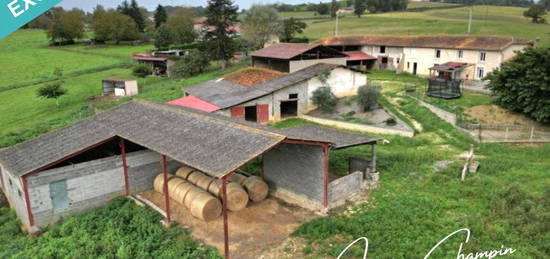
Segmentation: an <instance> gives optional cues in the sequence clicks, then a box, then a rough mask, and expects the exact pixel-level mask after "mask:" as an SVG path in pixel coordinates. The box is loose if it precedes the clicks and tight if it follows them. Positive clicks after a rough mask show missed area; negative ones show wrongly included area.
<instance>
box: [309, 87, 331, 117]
mask: <svg viewBox="0 0 550 259" xmlns="http://www.w3.org/2000/svg"><path fill="white" fill-rule="evenodd" d="M311 102H313V104H315V105H317V107H319V108H320V109H321V110H323V111H325V112H332V111H334V108H335V107H336V104H337V103H338V98H336V96H335V95H334V94H333V93H332V91H331V90H330V87H320V88H318V89H317V90H315V91H314V92H313V95H312V96H311Z"/></svg>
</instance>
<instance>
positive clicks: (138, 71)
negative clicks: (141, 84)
mask: <svg viewBox="0 0 550 259" xmlns="http://www.w3.org/2000/svg"><path fill="white" fill-rule="evenodd" d="M152 73H153V70H152V69H151V67H150V66H148V65H145V64H139V65H135V66H134V67H133V68H132V74H133V75H134V76H137V77H147V76H148V75H150V74H152Z"/></svg>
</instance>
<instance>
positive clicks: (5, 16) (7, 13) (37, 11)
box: [0, 0, 62, 40]
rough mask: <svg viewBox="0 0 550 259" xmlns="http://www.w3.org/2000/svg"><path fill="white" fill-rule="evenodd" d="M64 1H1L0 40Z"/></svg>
mask: <svg viewBox="0 0 550 259" xmlns="http://www.w3.org/2000/svg"><path fill="white" fill-rule="evenodd" d="M61 1H62V0H0V22H1V23H2V25H1V26H0V40H1V39H3V38H5V37H6V36H8V35H9V34H10V33H12V32H14V31H16V30H17V29H19V28H21V27H22V26H23V25H25V24H27V23H28V22H30V21H32V20H33V19H34V18H36V17H38V16H39V15H41V14H43V13H45V12H46V11H48V10H49V9H50V8H52V7H54V6H55V5H57V4H59V3H60V2H61Z"/></svg>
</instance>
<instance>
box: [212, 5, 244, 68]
mask: <svg viewBox="0 0 550 259" xmlns="http://www.w3.org/2000/svg"><path fill="white" fill-rule="evenodd" d="M238 10H239V7H237V6H235V5H234V4H233V1H231V0H208V7H206V21H205V25H206V26H211V28H212V30H208V31H207V33H206V35H205V40H206V41H207V48H208V49H209V50H210V54H211V58H213V59H215V60H221V61H222V70H225V67H226V66H227V63H228V62H229V60H230V59H231V58H232V57H233V54H234V53H235V44H234V43H233V40H232V39H231V37H230V35H231V34H233V33H234V31H233V29H232V28H233V26H234V25H235V23H237V21H238V19H237V11H238Z"/></svg>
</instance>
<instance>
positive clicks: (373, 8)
mask: <svg viewBox="0 0 550 259" xmlns="http://www.w3.org/2000/svg"><path fill="white" fill-rule="evenodd" d="M408 3H409V1H408V0H359V1H357V0H347V1H336V0H331V2H330V3H323V2H319V3H318V4H317V3H307V4H299V5H290V4H283V3H277V4H272V5H271V7H273V8H275V9H276V10H277V11H279V12H302V11H309V12H316V13H318V14H320V15H327V14H330V15H331V16H332V17H334V16H335V15H336V11H337V10H338V9H339V8H341V7H352V6H354V7H355V8H357V6H359V8H360V9H362V10H363V11H365V10H368V11H370V12H391V11H401V10H405V9H407V4H408Z"/></svg>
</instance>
